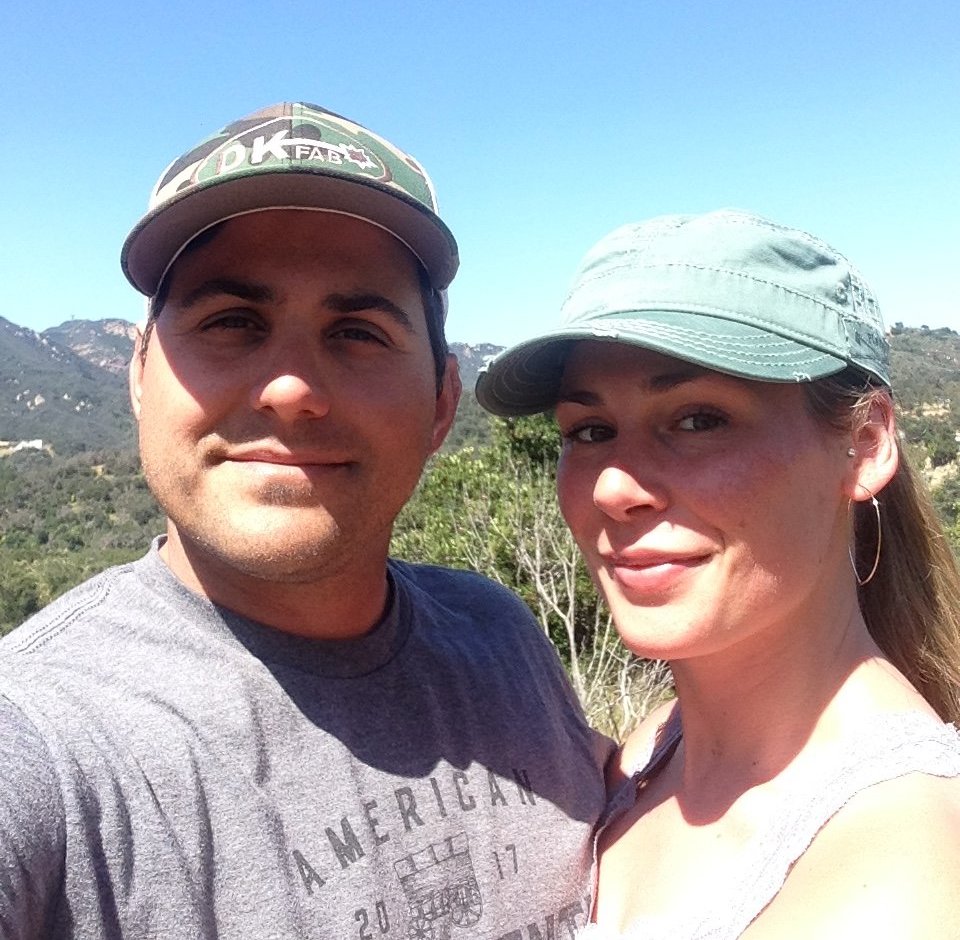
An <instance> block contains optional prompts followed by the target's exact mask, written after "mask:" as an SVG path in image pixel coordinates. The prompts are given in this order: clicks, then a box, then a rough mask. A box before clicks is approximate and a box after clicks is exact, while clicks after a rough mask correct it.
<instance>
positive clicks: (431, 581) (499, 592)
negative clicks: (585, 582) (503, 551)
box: [390, 559, 533, 621]
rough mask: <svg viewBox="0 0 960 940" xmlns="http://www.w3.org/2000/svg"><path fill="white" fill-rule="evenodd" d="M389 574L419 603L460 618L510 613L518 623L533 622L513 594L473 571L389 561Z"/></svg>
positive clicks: (527, 610)
mask: <svg viewBox="0 0 960 940" xmlns="http://www.w3.org/2000/svg"><path fill="white" fill-rule="evenodd" d="M390 570H391V572H392V573H393V575H394V577H395V578H399V579H401V580H402V581H403V582H405V584H406V585H407V586H408V587H409V588H410V589H411V590H412V592H414V593H415V595H416V596H417V597H418V599H419V600H420V601H424V600H426V599H429V601H431V602H432V603H434V604H436V605H438V606H440V607H446V608H449V609H451V610H453V611H456V612H458V613H461V614H463V613H467V614H469V613H471V612H475V613H478V614H483V615H488V614H489V612H490V611H491V610H496V611H498V612H499V613H500V614H501V615H502V614H504V613H507V612H509V613H511V614H512V615H513V616H516V617H518V618H520V619H521V620H530V621H533V615H532V614H531V612H530V609H529V608H528V607H527V606H526V604H524V603H523V601H522V600H520V598H519V597H517V595H516V594H514V593H513V591H511V590H510V589H509V588H506V587H504V586H503V585H502V584H500V583H499V582H497V581H493V580H491V579H490V578H488V577H485V576H484V575H481V574H477V573H476V572H475V571H464V570H462V569H460V568H445V567H443V566H441V565H425V564H414V563H412V562H407V561H400V560H397V559H391V561H390Z"/></svg>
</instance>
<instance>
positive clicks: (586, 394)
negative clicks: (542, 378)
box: [557, 366, 711, 406]
mask: <svg viewBox="0 0 960 940" xmlns="http://www.w3.org/2000/svg"><path fill="white" fill-rule="evenodd" d="M710 372H711V370H710V369H701V368H699V367H698V366H691V367H690V368H685V369H676V370H674V371H673V372H661V373H660V374H659V375H654V376H651V377H650V378H647V379H643V380H642V381H640V382H638V383H637V384H638V386H639V388H640V390H641V391H643V392H646V393H648V394H649V393H656V392H669V391H670V390H671V389H674V388H677V387H678V386H680V385H685V384H686V383H687V382H695V381H696V380H697V379H702V378H704V377H705V376H707V375H710ZM561 402H567V403H569V404H574V405H587V406H591V405H600V404H602V403H603V398H602V396H600V395H598V394H597V393H596V392H591V391H589V390H588V389H581V388H568V389H560V391H559V392H558V394H557V404H560V403H561Z"/></svg>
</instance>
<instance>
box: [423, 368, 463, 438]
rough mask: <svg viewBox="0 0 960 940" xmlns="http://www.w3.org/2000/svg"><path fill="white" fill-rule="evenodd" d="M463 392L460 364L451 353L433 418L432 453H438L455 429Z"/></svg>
mask: <svg viewBox="0 0 960 940" xmlns="http://www.w3.org/2000/svg"><path fill="white" fill-rule="evenodd" d="M462 391H463V383H462V382H461V381H460V364H459V363H458V362H457V357H456V356H454V355H453V353H450V354H448V355H447V368H446V371H445V372H444V375H443V384H442V385H441V386H440V393H439V394H438V395H437V403H436V411H435V412H434V416H433V436H432V438H431V440H430V452H431V453H436V452H437V451H438V450H439V449H440V445H441V444H443V442H444V440H445V439H446V437H447V434H448V433H449V432H450V428H451V427H453V419H454V418H456V416H457V405H458V404H459V402H460V394H461V392H462Z"/></svg>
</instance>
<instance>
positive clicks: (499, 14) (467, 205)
mask: <svg viewBox="0 0 960 940" xmlns="http://www.w3.org/2000/svg"><path fill="white" fill-rule="evenodd" d="M958 36H960V3H958V2H957V0H918V2H916V3H913V4H903V3H896V4H895V3H892V2H883V0H871V2H864V0H850V2H835V3H830V2H826V0H808V2H805V3H787V4H779V3H773V2H771V0H764V2H754V0H729V2H720V0H658V2H646V0H634V2H606V3H604V2H594V3H572V2H553V3H547V2H539V0H527V2H522V0H521V2H517V0H513V2H504V0H492V2H486V3H483V4H480V3H470V2H461V3H455V2H446V3H442V2H417V0H408V2H406V3H387V2H379V0H373V2H368V3H365V4H343V3H336V4H335V3H329V2H324V0H314V2H312V3H297V2H290V3H280V2H275V3H262V2H261V3H252V2H247V0H235V2H232V3H223V2H219V0H212V2H211V0H207V2H204V3H190V4H187V3H184V2H182V0H166V2H163V3H160V2H156V0H141V2H138V3H136V4H130V3H126V2H124V3H122V4H121V3H119V2H117V3H111V2H100V3H97V2H90V3H88V4H79V3H75V2H71V3H67V2H64V0H58V2H44V0H38V2H36V3H34V4H27V3H25V2H20V3H16V2H11V3H8V4H4V5H2V7H0V62H2V63H3V65H2V72H0V74H2V77H3V80H2V82H0V114H2V116H3V119H4V125H5V126H4V130H3V133H2V135H0V141H2V145H3V156H4V166H5V169H6V177H7V178H6V185H5V186H4V192H3V198H2V200H0V206H2V208H0V213H2V219H3V234H2V252H0V316H4V317H6V318H7V319H10V320H13V321H14V322H16V323H19V324H22V325H26V326H30V327H32V328H34V329H38V330H39V329H43V328H45V327H48V326H52V325H55V324H57V323H60V322H62V321H64V320H67V319H69V318H70V317H71V316H72V317H77V318H91V319H96V318H101V317H123V318H126V319H137V318H138V317H139V316H140V313H141V310H142V301H141V299H140V298H139V295H137V294H136V293H135V292H134V291H133V289H132V288H130V287H129V286H128V285H127V283H126V281H125V280H124V279H123V276H122V275H121V273H120V269H119V264H118V256H119V250H120V245H121V243H122V241H123V238H124V236H125V235H126V232H127V231H128V229H129V228H130V227H131V226H132V224H133V223H134V222H135V221H136V220H137V218H138V217H139V216H140V214H141V213H142V211H143V209H144V207H145V204H146V200H147V195H148V193H149V190H150V188H151V186H152V185H153V183H154V181H155V179H156V177H157V176H158V175H159V173H160V171H161V170H162V169H163V168H164V166H165V165H166V164H167V163H169V162H170V161H171V160H172V159H173V158H174V157H176V156H178V155H179V154H181V153H182V152H184V151H186V150H187V149H189V148H190V147H192V146H193V145H194V144H195V143H197V142H199V141H200V140H201V139H202V138H203V137H205V136H207V135H208V134H210V133H212V132H213V131H215V130H216V129H218V128H219V127H220V126H222V125H223V124H225V123H227V122H228V121H230V120H232V119H235V118H238V117H240V116H242V115H244V114H246V113H248V112H250V111H253V110H255V109H257V108H259V107H262V106H264V105H267V104H270V103H273V102H275V101H281V100H307V101H314V102H317V103H319V104H322V105H324V106H325V107H328V108H330V109H331V110H334V111H338V112H340V113H342V114H345V115H347V116H348V117H350V118H352V119H353V120H356V121H358V122H359V123H362V124H365V125H367V126H368V127H370V128H371V129H373V130H375V131H377V132H378V133H380V134H382V135H384V136H386V137H388V138H389V139H391V140H393V141H394V142H395V143H397V144H398V145H399V146H401V147H404V148H405V149H407V150H408V151H409V152H411V153H412V154H414V155H415V156H416V157H417V158H418V159H419V160H420V161H421V162H422V163H423V164H424V165H425V166H426V167H427V169H428V171H429V172H430V174H431V176H432V177H433V179H434V182H435V184H436V186H437V189H438V193H439V197H440V205H441V213H442V214H443V216H444V218H445V219H446V221H447V222H448V224H449V225H450V226H451V228H452V229H453V231H454V233H455V234H456V236H457V239H458V241H459V243H460V254H461V259H462V265H461V269H460V274H459V275H458V277H457V280H456V281H455V283H454V285H453V289H452V291H451V313H450V320H449V328H448V333H449V336H450V338H451V339H452V340H461V341H467V342H482V341H488V342H494V343H500V344H505V343H510V342H514V341H516V340H518V339H521V338H523V337H524V336H526V335H528V334H531V333H534V332H536V331H537V330H539V329H541V328H543V327H544V326H547V325H549V324H551V323H552V322H553V321H554V320H555V319H556V316H557V313H556V312H557V310H558V308H559V304H560V302H561V301H562V299H563V296H564V294H565V291H566V289H567V287H568V285H569V282H570V279H571V277H572V274H573V271H574V268H575V266H576V264H577V262H578V260H579V259H580V257H581V256H582V255H583V253H584V252H585V251H586V250H587V248H588V247H589V246H590V245H591V244H592V243H593V242H594V241H596V240H597V239H598V238H599V237H600V236H602V235H603V234H605V233H606V232H607V231H608V230H610V229H612V228H614V227H615V226H617V225H620V224H621V223H623V222H627V221H638V220H641V219H644V218H647V217H650V216H654V215H659V214H661V213H665V212H698V211H706V210H709V209H714V208H719V207H721V206H738V207H742V208H747V209H752V210H754V211H757V212H760V213H761V214H764V215H768V216H770V217H772V218H774V219H776V220H777V221H779V222H784V223H788V224H792V225H797V226H800V227H803V228H806V229H808V230H810V231H812V232H814V233H815V234H817V235H820V236H821V237H823V238H825V239H827V240H828V241H830V242H832V243H833V244H834V245H835V246H836V247H838V248H840V249H841V250H842V251H844V252H845V253H846V254H847V255H849V256H850V257H851V259H852V260H853V261H854V262H855V263H856V264H858V265H859V267H860V268H861V269H862V271H863V272H864V274H865V276H866V278H867V280H868V281H870V282H871V283H872V284H873V286H874V288H875V289H876V291H877V294H878V296H879V298H880V302H881V306H882V308H883V310H884V315H885V318H886V320H887V322H888V323H893V322H895V321H903V322H904V323H907V324H910V325H920V324H924V323H925V324H928V325H929V326H931V327H938V326H950V327H953V328H954V329H958V330H960V300H958V299H957V291H956V288H955V284H956V274H955V272H956V271H957V270H958V268H960V261H958V257H957V255H958V251H960V54H958V51H957V49H958Z"/></svg>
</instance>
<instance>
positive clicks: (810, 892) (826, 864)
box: [744, 772, 960, 940]
mask: <svg viewBox="0 0 960 940" xmlns="http://www.w3.org/2000/svg"><path fill="white" fill-rule="evenodd" d="M958 886H960V777H956V776H954V777H941V776H934V775H930V774H927V773H923V772H913V773H907V774H905V775H903V776H900V777H896V778H894V779H891V780H886V781H883V782H880V783H877V784H875V785H873V786H868V787H865V788H864V789H862V790H860V791H859V792H857V793H856V794H854V795H853V796H852V797H851V798H850V799H849V800H848V801H847V802H846V803H845V805H844V806H843V807H842V808H841V809H840V810H839V811H838V812H837V813H836V814H835V815H834V816H833V817H832V818H831V819H829V820H828V821H827V822H826V823H825V824H824V826H823V828H822V829H821V830H820V831H819V833H818V834H817V836H816V838H815V839H814V840H813V842H812V843H811V845H810V846H809V848H808V849H807V851H806V852H805V853H804V854H803V855H802V856H801V857H800V858H799V859H798V860H797V862H796V864H795V865H794V866H793V868H792V869H791V871H790V875H789V877H788V878H787V880H786V883H785V884H784V886H783V889H782V890H781V891H780V893H779V894H778V895H777V896H776V897H775V898H774V900H773V901H772V903H771V904H770V906H769V907H768V908H767V909H766V911H765V912H764V913H763V915H762V916H761V917H760V918H759V919H758V920H757V921H756V922H755V923H754V924H753V925H752V927H751V928H749V929H748V930H747V932H746V933H745V934H744V937H745V938H749V940H761V938H763V937H771V938H773V937H776V938H788V937H801V936H803V937H807V936H816V937H822V938H825V940H829V938H833V937H837V938H840V937H849V936H869V937H875V938H887V937H889V938H894V937H897V938H900V937H924V938H931V940H937V938H944V940H946V938H948V937H949V938H955V937H958V936H960V891H958V890H957V888H958ZM812 898H816V902H815V903H811V899H812Z"/></svg>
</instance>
